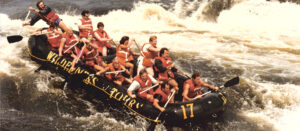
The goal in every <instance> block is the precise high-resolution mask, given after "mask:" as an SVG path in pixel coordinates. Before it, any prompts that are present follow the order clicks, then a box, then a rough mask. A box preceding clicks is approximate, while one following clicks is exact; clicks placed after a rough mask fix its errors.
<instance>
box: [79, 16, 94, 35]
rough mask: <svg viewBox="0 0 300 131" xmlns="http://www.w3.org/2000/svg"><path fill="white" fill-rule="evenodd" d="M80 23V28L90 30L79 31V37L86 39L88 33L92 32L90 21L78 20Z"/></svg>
mask: <svg viewBox="0 0 300 131" xmlns="http://www.w3.org/2000/svg"><path fill="white" fill-rule="evenodd" d="M80 21H81V25H82V26H84V27H90V28H92V29H91V30H89V29H79V32H80V34H79V36H80V37H85V38H87V37H88V36H89V35H90V33H92V32H93V24H92V20H91V19H90V18H89V19H88V20H86V19H80Z"/></svg>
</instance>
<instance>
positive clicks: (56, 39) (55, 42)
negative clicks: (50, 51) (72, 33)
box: [47, 28, 62, 48]
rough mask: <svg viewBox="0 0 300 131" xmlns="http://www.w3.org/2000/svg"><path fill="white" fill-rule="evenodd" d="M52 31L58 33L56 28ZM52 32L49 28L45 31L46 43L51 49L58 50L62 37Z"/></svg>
mask: <svg viewBox="0 0 300 131" xmlns="http://www.w3.org/2000/svg"><path fill="white" fill-rule="evenodd" d="M54 30H55V31H58V29H57V28H56V29H54ZM54 30H51V29H50V28H48V29H47V33H48V42H49V43H50V45H51V47H54V48H58V47H59V44H60V40H61V38H62V36H61V35H60V34H59V33H54Z"/></svg>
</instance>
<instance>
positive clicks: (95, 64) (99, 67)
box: [83, 42, 107, 75]
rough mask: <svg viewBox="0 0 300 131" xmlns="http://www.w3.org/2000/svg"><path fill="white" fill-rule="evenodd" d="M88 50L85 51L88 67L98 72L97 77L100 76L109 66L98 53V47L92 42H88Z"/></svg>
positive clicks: (84, 55)
mask: <svg viewBox="0 0 300 131" xmlns="http://www.w3.org/2000/svg"><path fill="white" fill-rule="evenodd" d="M86 43H87V45H86V48H85V49H84V50H83V59H84V61H85V65H86V66H87V67H91V68H92V69H94V70H95V71H97V73H96V75H100V72H101V71H104V68H105V67H106V66H107V65H106V63H104V62H103V60H102V58H101V57H100V56H99V53H98V51H97V49H98V46H97V45H94V44H93V43H91V42H86Z"/></svg>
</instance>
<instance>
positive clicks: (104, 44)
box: [93, 22, 113, 56]
mask: <svg viewBox="0 0 300 131" xmlns="http://www.w3.org/2000/svg"><path fill="white" fill-rule="evenodd" d="M103 29H104V24H103V23H102V22H98V24H97V30H95V31H94V32H93V37H94V39H95V41H94V42H95V43H96V44H97V46H98V47H99V48H98V51H99V52H100V53H101V54H102V56H107V48H112V46H111V45H110V44H109V43H110V42H113V40H112V38H110V37H109V35H108V34H107V33H106V31H105V30H103Z"/></svg>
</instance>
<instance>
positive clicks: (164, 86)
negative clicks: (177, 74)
mask: <svg viewBox="0 0 300 131" xmlns="http://www.w3.org/2000/svg"><path fill="white" fill-rule="evenodd" d="M166 85H169V84H168V82H164V83H162V84H161V86H160V87H161V89H165V88H166Z"/></svg>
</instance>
